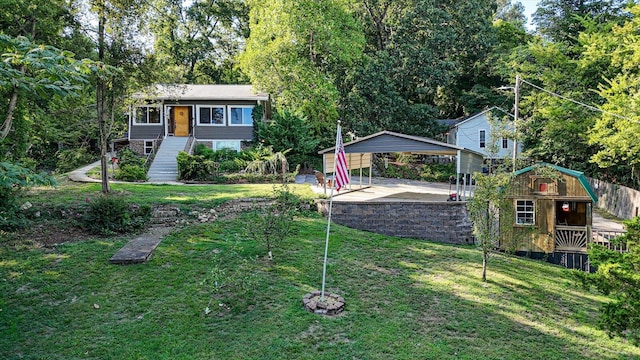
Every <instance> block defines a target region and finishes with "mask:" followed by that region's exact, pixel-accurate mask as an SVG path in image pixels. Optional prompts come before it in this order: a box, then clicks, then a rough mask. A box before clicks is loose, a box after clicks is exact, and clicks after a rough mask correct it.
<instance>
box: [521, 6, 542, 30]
mask: <svg viewBox="0 0 640 360" xmlns="http://www.w3.org/2000/svg"><path fill="white" fill-rule="evenodd" d="M519 1H520V2H521V3H522V5H524V15H525V16H527V17H528V18H529V21H528V23H527V28H529V29H531V28H533V26H532V25H531V19H532V17H533V13H534V12H536V9H537V8H538V2H539V1H540V0H519Z"/></svg>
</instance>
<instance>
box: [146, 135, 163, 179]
mask: <svg viewBox="0 0 640 360" xmlns="http://www.w3.org/2000/svg"><path fill="white" fill-rule="evenodd" d="M160 137H162V130H160V132H159V133H158V136H156V139H155V140H154V141H153V147H152V148H151V152H150V153H149V154H147V158H146V159H145V160H144V165H143V166H144V167H145V169H147V170H149V167H150V166H151V162H152V161H153V159H154V158H155V157H156V152H158V147H159V146H160Z"/></svg>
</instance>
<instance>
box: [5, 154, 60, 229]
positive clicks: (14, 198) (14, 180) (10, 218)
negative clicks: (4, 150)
mask: <svg viewBox="0 0 640 360" xmlns="http://www.w3.org/2000/svg"><path fill="white" fill-rule="evenodd" d="M36 185H55V180H54V179H53V178H52V177H51V176H49V175H47V174H45V173H39V174H38V173H35V172H34V171H32V170H30V169H28V168H25V167H23V166H21V165H20V164H12V163H8V162H0V229H3V230H16V229H19V228H21V227H23V226H24V225H25V217H24V213H23V212H22V211H21V210H20V204H19V202H18V199H19V196H20V192H21V191H22V189H23V188H24V187H28V186H36Z"/></svg>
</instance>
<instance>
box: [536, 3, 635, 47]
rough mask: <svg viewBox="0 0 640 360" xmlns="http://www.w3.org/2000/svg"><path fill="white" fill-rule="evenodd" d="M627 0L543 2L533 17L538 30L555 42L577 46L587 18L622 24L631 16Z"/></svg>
mask: <svg viewBox="0 0 640 360" xmlns="http://www.w3.org/2000/svg"><path fill="white" fill-rule="evenodd" d="M627 4H629V1H628V0H541V1H540V2H539V3H538V8H537V10H536V12H535V13H534V15H533V23H534V24H535V25H536V30H537V31H538V32H539V33H540V34H541V35H542V36H543V37H545V38H546V39H549V40H551V41H554V42H565V43H568V44H575V43H576V42H577V40H578V35H579V34H580V33H581V32H582V31H584V30H585V26H584V22H583V21H582V20H583V19H585V18H590V19H594V20H595V21H597V22H598V23H600V24H606V23H609V22H612V21H621V20H623V19H624V18H625V17H627V16H628V13H627V12H626V10H625V8H626V6H627Z"/></svg>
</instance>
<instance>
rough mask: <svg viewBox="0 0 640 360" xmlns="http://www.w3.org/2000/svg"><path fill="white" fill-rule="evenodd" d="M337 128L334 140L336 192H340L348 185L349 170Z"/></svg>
mask: <svg viewBox="0 0 640 360" xmlns="http://www.w3.org/2000/svg"><path fill="white" fill-rule="evenodd" d="M340 130H341V129H340V127H338V137H337V139H336V141H337V145H336V154H335V159H336V190H340V189H341V188H342V187H343V186H344V185H347V184H348V183H349V169H347V158H346V156H345V154H344V146H343V145H342V136H341V134H340V132H341V131H340Z"/></svg>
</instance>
